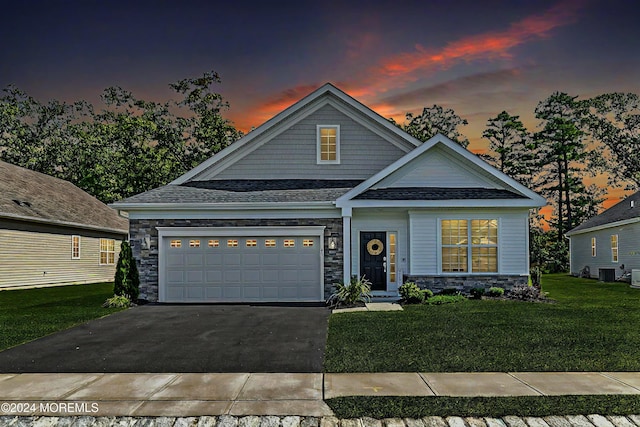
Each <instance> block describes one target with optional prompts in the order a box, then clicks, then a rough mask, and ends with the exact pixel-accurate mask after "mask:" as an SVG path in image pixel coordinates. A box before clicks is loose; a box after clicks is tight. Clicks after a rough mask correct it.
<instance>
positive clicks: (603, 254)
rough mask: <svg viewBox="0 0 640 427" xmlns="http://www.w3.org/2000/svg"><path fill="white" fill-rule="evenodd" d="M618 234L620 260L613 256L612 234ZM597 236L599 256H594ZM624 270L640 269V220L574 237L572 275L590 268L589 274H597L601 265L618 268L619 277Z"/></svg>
mask: <svg viewBox="0 0 640 427" xmlns="http://www.w3.org/2000/svg"><path fill="white" fill-rule="evenodd" d="M614 234H617V235H618V261H617V262H613V260H612V255H611V236H612V235H614ZM592 237H595V238H596V256H595V257H594V256H592V255H591V238H592ZM621 265H624V269H625V270H631V269H640V223H637V222H636V223H633V224H626V225H621V226H617V227H609V228H605V229H602V230H596V231H591V232H586V233H581V234H575V235H573V236H571V274H573V275H578V274H580V272H581V271H582V270H583V269H584V268H585V267H589V271H590V275H591V277H593V278H597V277H598V272H599V269H600V268H615V269H616V277H618V276H620V275H621V274H622V269H621V268H620V266H621Z"/></svg>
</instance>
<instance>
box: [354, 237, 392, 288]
mask: <svg viewBox="0 0 640 427" xmlns="http://www.w3.org/2000/svg"><path fill="white" fill-rule="evenodd" d="M386 262H387V233H386V232H384V231H361V232H360V276H365V277H366V278H367V279H368V280H369V281H370V282H371V290H372V291H386V290H387V269H386Z"/></svg>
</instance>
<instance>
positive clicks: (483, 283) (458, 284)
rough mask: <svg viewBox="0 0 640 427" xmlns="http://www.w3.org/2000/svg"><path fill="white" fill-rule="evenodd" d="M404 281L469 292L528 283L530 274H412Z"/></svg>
mask: <svg viewBox="0 0 640 427" xmlns="http://www.w3.org/2000/svg"><path fill="white" fill-rule="evenodd" d="M403 281H404V283H406V282H415V283H416V284H417V285H418V286H419V287H420V288H422V289H430V290H432V291H433V292H434V293H438V292H440V291H442V290H443V289H451V288H453V289H457V290H459V291H460V292H462V293H469V292H470V291H471V290H472V289H473V288H484V289H485V290H488V289H489V288H491V287H493V286H498V287H500V288H503V289H505V290H509V289H511V288H513V287H514V286H518V285H527V284H528V282H529V277H528V276H515V275H495V276H412V275H404V276H403Z"/></svg>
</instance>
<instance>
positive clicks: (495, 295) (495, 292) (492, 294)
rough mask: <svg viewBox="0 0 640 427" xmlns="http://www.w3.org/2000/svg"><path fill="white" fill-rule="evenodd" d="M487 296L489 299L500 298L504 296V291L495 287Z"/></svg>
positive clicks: (490, 289)
mask: <svg viewBox="0 0 640 427" xmlns="http://www.w3.org/2000/svg"><path fill="white" fill-rule="evenodd" d="M486 295H487V296H488V297H493V298H499V297H501V296H503V295H504V289H503V288H499V287H497V286H494V287H491V288H489V290H488V291H487V292H486Z"/></svg>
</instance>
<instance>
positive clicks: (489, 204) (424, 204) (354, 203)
mask: <svg viewBox="0 0 640 427" xmlns="http://www.w3.org/2000/svg"><path fill="white" fill-rule="evenodd" d="M545 203H546V201H545ZM541 206H544V205H540V204H537V203H534V202H533V201H532V200H530V199H454V200H371V199H367V200H339V201H338V202H336V207H338V208H364V207H366V208H527V209H534V208H539V207H541Z"/></svg>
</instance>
